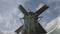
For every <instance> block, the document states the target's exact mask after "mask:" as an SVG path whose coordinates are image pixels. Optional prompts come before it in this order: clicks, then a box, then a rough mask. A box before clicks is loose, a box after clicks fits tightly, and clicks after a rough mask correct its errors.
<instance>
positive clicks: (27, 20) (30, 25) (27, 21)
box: [15, 5, 48, 34]
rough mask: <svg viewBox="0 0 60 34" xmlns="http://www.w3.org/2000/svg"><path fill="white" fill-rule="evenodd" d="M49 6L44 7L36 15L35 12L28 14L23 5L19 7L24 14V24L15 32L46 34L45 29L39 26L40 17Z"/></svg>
mask: <svg viewBox="0 0 60 34" xmlns="http://www.w3.org/2000/svg"><path fill="white" fill-rule="evenodd" d="M47 8H48V6H46V5H44V6H43V7H42V8H40V9H39V10H38V11H36V12H35V13H33V12H27V11H26V10H25V9H24V8H23V6H22V5H20V6H19V9H20V10H21V11H22V13H23V14H24V18H23V19H24V24H23V25H22V26H21V27H19V28H18V29H17V30H16V31H15V32H16V33H17V34H19V33H20V32H21V31H22V32H21V34H46V33H47V32H46V31H45V29H44V28H43V27H42V26H41V25H40V24H39V22H38V21H37V20H38V16H39V15H40V14H41V13H43V12H44V11H45V10H46V9H47Z"/></svg>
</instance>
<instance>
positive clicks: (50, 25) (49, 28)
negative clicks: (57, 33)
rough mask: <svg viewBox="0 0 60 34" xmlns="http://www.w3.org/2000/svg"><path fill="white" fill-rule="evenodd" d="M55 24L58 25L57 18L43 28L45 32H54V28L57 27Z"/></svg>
mask: <svg viewBox="0 0 60 34" xmlns="http://www.w3.org/2000/svg"><path fill="white" fill-rule="evenodd" d="M57 24H58V18H56V19H54V20H52V21H51V22H50V23H48V24H47V25H46V27H45V29H46V31H47V32H49V33H50V32H52V31H53V30H54V28H56V27H57Z"/></svg>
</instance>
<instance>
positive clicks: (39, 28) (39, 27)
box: [36, 22, 47, 34]
mask: <svg viewBox="0 0 60 34" xmlns="http://www.w3.org/2000/svg"><path fill="white" fill-rule="evenodd" d="M37 23H38V24H37V27H36V31H37V33H38V34H43V33H44V34H46V33H47V31H46V30H45V29H44V28H43V27H42V26H41V25H40V24H39V22H37Z"/></svg>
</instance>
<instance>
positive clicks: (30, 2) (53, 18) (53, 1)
mask: <svg viewBox="0 0 60 34" xmlns="http://www.w3.org/2000/svg"><path fill="white" fill-rule="evenodd" d="M20 4H21V5H23V7H24V8H25V9H26V10H27V11H28V12H29V11H32V12H36V11H37V10H38V9H39V8H41V7H42V6H43V5H45V4H46V5H47V6H49V8H48V9H47V10H45V12H43V13H42V14H41V15H39V17H40V16H41V17H43V18H42V19H41V21H39V20H38V21H39V23H40V24H41V25H42V26H43V27H44V29H45V30H46V31H47V32H50V31H52V30H53V29H54V28H55V27H56V25H57V24H58V21H57V20H58V19H59V18H60V15H59V13H60V0H0V30H1V33H2V32H3V33H2V34H5V33H9V34H12V33H13V32H14V31H15V30H16V29H17V28H19V27H20V26H21V25H23V22H24V20H23V19H20V18H23V17H24V14H23V13H22V12H21V11H20V10H19V9H18V7H19V5H20ZM58 17H59V18H58ZM11 32H12V33H11ZM14 34H15V33H14Z"/></svg>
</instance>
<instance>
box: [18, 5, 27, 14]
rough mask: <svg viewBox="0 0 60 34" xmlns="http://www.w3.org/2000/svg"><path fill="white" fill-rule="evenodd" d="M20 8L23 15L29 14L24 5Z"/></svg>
mask: <svg viewBox="0 0 60 34" xmlns="http://www.w3.org/2000/svg"><path fill="white" fill-rule="evenodd" d="M18 8H19V9H20V10H21V11H22V12H23V14H27V11H26V10H25V9H24V8H23V6H22V5H20V6H19V7H18Z"/></svg>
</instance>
